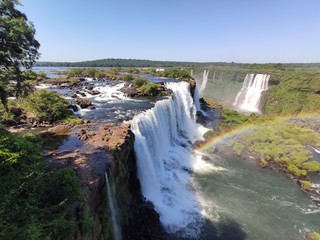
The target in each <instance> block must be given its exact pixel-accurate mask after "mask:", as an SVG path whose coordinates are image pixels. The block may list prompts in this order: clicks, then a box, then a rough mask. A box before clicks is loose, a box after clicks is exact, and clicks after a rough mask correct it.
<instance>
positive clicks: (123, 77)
mask: <svg viewBox="0 0 320 240" xmlns="http://www.w3.org/2000/svg"><path fill="white" fill-rule="evenodd" d="M122 79H123V80H124V81H132V80H133V79H134V77H133V75H131V74H124V75H123V76H122Z"/></svg>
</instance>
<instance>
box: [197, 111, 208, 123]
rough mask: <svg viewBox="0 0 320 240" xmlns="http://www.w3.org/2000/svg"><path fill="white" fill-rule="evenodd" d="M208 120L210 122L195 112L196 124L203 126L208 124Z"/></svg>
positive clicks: (198, 112) (199, 112)
mask: <svg viewBox="0 0 320 240" xmlns="http://www.w3.org/2000/svg"><path fill="white" fill-rule="evenodd" d="M208 120H210V119H208V118H207V117H206V116H204V115H203V113H202V112H201V111H197V123H200V124H202V125H205V124H206V123H207V122H208Z"/></svg>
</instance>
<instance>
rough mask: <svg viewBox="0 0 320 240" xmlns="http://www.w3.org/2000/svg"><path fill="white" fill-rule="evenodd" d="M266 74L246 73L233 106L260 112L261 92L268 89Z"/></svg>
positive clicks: (267, 76)
mask: <svg viewBox="0 0 320 240" xmlns="http://www.w3.org/2000/svg"><path fill="white" fill-rule="evenodd" d="M269 78H270V75H268V74H256V75H255V74H253V73H251V74H247V75H246V77H245V79H244V82H243V85H242V88H241V89H240V91H239V93H238V95H237V96H236V98H235V100H234V103H233V106H235V107H237V108H239V109H241V110H244V111H247V112H257V113H259V112H260V109H259V108H260V103H261V96H262V93H263V92H265V91H267V90H268V82H269Z"/></svg>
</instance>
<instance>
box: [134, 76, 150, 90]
mask: <svg viewBox="0 0 320 240" xmlns="http://www.w3.org/2000/svg"><path fill="white" fill-rule="evenodd" d="M147 83H148V79H146V78H144V77H135V78H134V80H133V86H134V87H135V88H139V87H141V86H143V85H145V84H147Z"/></svg>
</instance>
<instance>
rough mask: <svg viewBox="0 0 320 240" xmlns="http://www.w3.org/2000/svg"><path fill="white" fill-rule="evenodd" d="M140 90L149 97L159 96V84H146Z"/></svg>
mask: <svg viewBox="0 0 320 240" xmlns="http://www.w3.org/2000/svg"><path fill="white" fill-rule="evenodd" d="M139 90H140V91H142V92H144V93H146V94H147V95H149V96H157V95H158V94H159V91H158V84H155V83H147V84H144V85H142V86H141V87H140V88H139Z"/></svg>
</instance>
